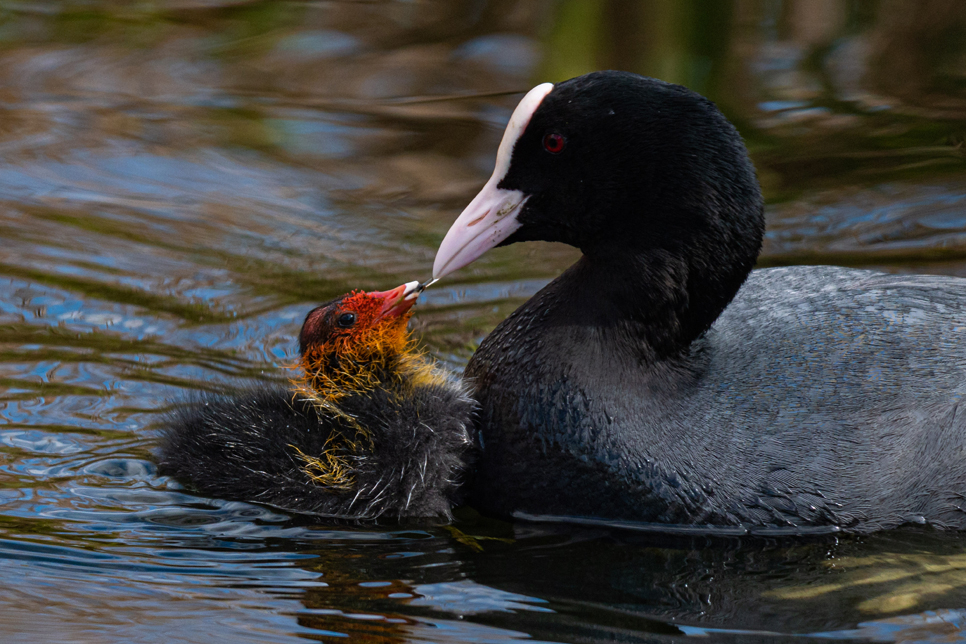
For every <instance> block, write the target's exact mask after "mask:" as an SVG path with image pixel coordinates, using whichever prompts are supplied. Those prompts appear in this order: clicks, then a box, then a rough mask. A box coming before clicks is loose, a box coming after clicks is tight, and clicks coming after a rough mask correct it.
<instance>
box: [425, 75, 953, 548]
mask: <svg viewBox="0 0 966 644" xmlns="http://www.w3.org/2000/svg"><path fill="white" fill-rule="evenodd" d="M763 230H764V217H763V204H762V197H761V193H760V189H759V186H758V181H757V179H756V176H755V170H754V167H753V166H752V164H751V161H750V160H749V158H748V155H747V152H746V149H745V146H744V144H743V142H742V140H741V137H740V136H739V134H738V132H737V131H736V130H735V128H734V127H733V126H732V125H731V124H730V123H729V122H728V121H727V120H726V119H725V117H724V116H723V115H722V114H721V113H720V112H719V111H718V109H717V108H716V107H715V106H714V104H713V103H712V102H711V101H709V100H707V99H705V98H703V97H701V96H699V95H698V94H695V93H694V92H691V91H689V90H688V89H685V88H684V87H680V86H678V85H672V84H669V83H664V82H661V81H658V80H654V79H649V78H643V77H640V76H637V75H634V74H629V73H622V72H599V73H593V74H588V75H586V76H581V77H579V78H575V79H572V80H569V81H566V82H563V83H560V84H558V85H550V84H544V85H540V86H538V87H536V88H534V89H533V90H531V92H530V93H529V94H527V96H526V97H525V98H524V99H523V101H522V102H521V103H520V105H519V106H518V107H517V109H516V111H515V112H514V114H513V116H512V118H511V119H510V123H509V125H508V127H507V130H506V133H505V135H504V138H503V141H502V143H501V144H500V148H499V151H498V153H497V160H496V169H495V171H494V173H493V176H492V177H491V178H490V180H489V181H488V182H487V184H486V185H485V187H484V188H483V189H482V191H481V192H480V194H479V195H478V196H477V197H476V198H475V199H474V200H473V201H472V202H471V203H470V205H469V206H468V207H467V208H466V210H465V211H464V212H463V213H462V214H461V215H460V217H459V219H457V221H456V222H455V223H454V225H453V227H452V228H451V229H450V231H449V232H448V233H447V235H446V238H445V239H444V240H443V242H442V244H441V246H440V249H439V252H438V254H437V256H436V264H435V267H434V272H433V274H434V277H437V278H438V277H443V276H444V275H447V274H449V273H451V272H452V271H454V270H456V269H458V268H460V267H461V266H465V265H466V264H468V263H469V262H471V261H473V260H474V259H475V258H477V257H479V256H480V255H481V254H483V253H484V252H485V251H486V250H487V249H489V248H491V247H493V246H496V245H502V244H510V243H514V242H519V241H526V240H547V241H558V242H563V243H566V244H570V245H571V246H575V247H577V248H579V249H580V250H581V251H582V252H583V256H582V257H581V258H580V260H579V261H577V263H576V264H574V265H573V266H572V267H570V269H568V270H567V271H566V272H565V273H563V274H562V275H561V276H560V277H558V278H557V279H556V280H554V281H553V282H551V283H550V284H549V285H548V286H547V287H545V288H544V289H543V290H541V291H540V292H539V293H537V294H536V295H535V296H534V297H533V298H531V299H530V300H529V301H528V302H526V303H525V304H524V305H523V306H521V307H520V308H519V309H518V310H517V311H515V312H514V313H513V314H511V315H510V316H509V317H508V318H507V319H506V320H504V322H503V323H501V324H500V325H499V326H498V327H497V328H496V329H495V330H494V331H493V332H492V333H491V334H490V336H489V337H487V338H486V339H485V341H484V342H483V343H482V345H481V346H480V348H479V350H478V351H477V352H476V355H475V356H473V359H472V360H471V362H470V363H469V365H468V367H467V369H466V376H467V377H468V379H469V380H470V381H471V382H472V383H473V386H474V389H475V396H476V398H477V400H478V402H479V403H480V405H481V413H480V416H479V421H478V423H479V429H480V431H481V443H482V445H483V449H484V452H483V455H482V457H481V461H480V463H479V469H478V474H477V476H476V482H475V484H474V491H473V493H472V498H471V502H472V503H474V504H475V505H477V507H479V508H480V509H482V510H484V511H488V512H491V513H496V514H500V515H510V514H514V513H516V514H526V515H565V516H584V517H596V518H603V519H617V520H630V521H640V522H653V523H658V524H684V525H687V526H691V527H698V528H700V529H705V528H707V529H710V530H716V529H724V528H728V529H729V531H731V530H737V531H742V530H746V529H747V530H759V529H764V531H771V530H777V531H779V532H780V531H792V532H797V531H811V530H815V529H819V530H821V529H829V530H836V529H848V530H852V531H858V532H868V531H872V530H877V529H882V528H890V527H893V526H897V525H899V524H902V523H907V522H912V523H930V524H933V525H935V526H940V527H954V528H966V511H964V507H966V405H962V401H963V397H964V394H966V339H964V338H966V280H963V279H957V278H951V277H934V276H908V275H887V274H882V273H877V272H872V271H864V270H852V269H846V268H836V267H830V266H813V267H809V266H797V267H790V268H774V269H766V270H756V271H751V268H752V266H753V265H754V263H755V261H756V258H757V256H758V253H759V251H760V249H761V242H762V235H763Z"/></svg>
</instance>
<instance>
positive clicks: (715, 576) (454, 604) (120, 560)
mask: <svg viewBox="0 0 966 644" xmlns="http://www.w3.org/2000/svg"><path fill="white" fill-rule="evenodd" d="M964 43H966V5H963V4H962V3H960V2H958V1H956V0H952V1H947V0H926V1H924V2H919V1H918V0H891V1H882V2H849V1H845V0H841V1H840V0H798V1H795V2H792V1H788V2H782V1H779V0H768V1H766V0H760V1H740V2H739V1H735V2H708V1H702V0H687V1H682V2H669V1H665V0H650V1H648V2H640V3H638V2H628V1H620V0H612V1H610V2H591V1H589V0H563V1H560V2H554V3H551V2H546V3H532V2H523V1H519V2H513V1H509V0H504V1H494V2H467V3H450V2H444V1H442V0H440V1H438V2H433V1H410V2H402V1H400V2H377V3H362V2H283V1H275V0H265V1H262V2H231V1H228V0H167V1H166V2H147V3H123V4H119V3H110V2H103V3H99V2H85V3H80V2H67V1H62V2H52V1H46V2H0V307H2V308H0V351H2V353H0V387H2V394H0V423H2V425H3V427H2V430H0V557H2V558H3V563H2V565H0V633H3V636H2V637H0V639H2V640H3V641H4V642H7V641H9V642H54V641H57V642H59V641H63V642H157V641H165V642H212V641H226V642H285V641H295V640H299V639H314V640H325V641H328V640H329V639H334V638H342V639H345V638H346V637H348V638H349V639H355V640H359V641H361V640H365V641H377V642H383V641H385V642H388V641H399V640H425V641H480V642H489V641H505V640H514V639H524V638H531V639H534V640H538V641H559V642H588V641H599V640H608V641H612V640H617V641H629V642H636V641H664V640H667V639H671V638H675V637H677V638H679V637H683V636H702V637H708V638H711V639H712V640H713V641H722V642H731V641H776V640H778V639H782V635H783V634H784V635H788V634H791V633H797V634H811V635H814V636H816V637H821V638H825V639H848V640H856V639H858V640H862V639H865V640H872V641H958V640H960V639H966V637H964V636H963V632H966V547H964V545H966V542H964V541H963V538H962V537H961V536H960V535H955V534H941V533H935V532H932V531H929V530H901V531H897V532H895V533H892V534H886V535H879V536H875V537H867V538H861V539H858V538H844V539H843V538H829V537H825V538H821V539H798V540H792V541H777V540H766V539H734V540H730V539H724V538H719V539H706V538H693V537H683V536H678V537H674V536H660V535H641V534H633V533H624V532H621V531H609V530H604V529H595V528H574V527H561V526H551V525H542V524H527V523H523V522H521V523H517V524H514V525H511V524H507V523H501V522H495V521H489V520H485V519H482V518H480V517H478V516H476V515H474V514H473V513H472V512H471V511H466V512H464V513H463V515H461V520H460V522H458V523H457V524H456V525H455V526H453V527H450V528H433V529H426V528H423V527H420V526H384V527H382V528H367V529H363V528H358V527H352V526H339V525H325V524H317V523H314V522H312V521H311V520H309V519H306V518H304V517H292V516H288V515H285V514H282V513H279V512H276V511H272V510H269V509H266V508H263V507H259V506H255V505H248V504H244V503H228V502H224V501H219V500H214V499H206V498H201V497H196V496H192V495H189V494H186V493H184V492H183V491H181V490H180V489H179V487H178V486H177V485H176V484H175V483H174V482H172V481H169V480H167V479H165V478H163V477H160V476H158V474H157V471H156V468H155V466H154V464H153V462H152V458H151V450H152V449H153V444H154V439H155V435H156V430H157V423H158V419H159V414H160V413H161V412H162V411H163V410H164V409H166V408H167V407H168V406H170V405H171V404H172V401H174V400H177V399H178V397H179V396H181V395H183V394H184V393H185V392H188V391H191V390H198V389H218V388H221V387H224V386H225V385H226V384H227V383H230V382H232V381H236V380H237V379H247V380H253V379H254V380H266V381H268V380H276V379H281V378H284V372H283V371H282V370H281V367H282V366H283V365H284V364H285V363H286V362H287V361H289V360H291V359H292V357H293V355H294V348H295V347H294V336H295V334H296V332H297V329H298V326H299V324H300V322H301V319H302V317H303V316H304V314H305V312H306V311H307V310H308V309H309V308H310V307H311V306H312V305H313V304H314V303H317V302H320V301H323V300H326V299H328V298H331V297H332V296H334V295H337V294H339V293H342V292H344V291H346V290H347V289H349V288H353V287H362V288H388V287H391V286H394V285H397V284H399V283H401V282H404V281H408V280H411V279H422V278H425V277H427V276H428V275H429V272H430V267H431V264H432V258H433V255H434V253H435V248H436V246H437V244H438V243H439V241H440V239H441V238H442V235H443V233H444V232H445V231H446V229H447V227H448V225H449V223H450V222H451V221H452V219H453V218H454V217H455V216H456V214H457V213H458V211H459V210H460V208H461V207H462V206H463V205H464V204H465V203H466V201H467V200H468V199H469V198H471V197H472V195H473V194H474V193H475V190H476V189H477V188H478V187H479V186H480V185H481V184H482V182H483V181H484V180H485V178H486V177H487V176H488V174H489V172H490V169H491V167H492V165H491V164H492V158H493V155H494V152H495V149H496V146H497V143H498V141H499V137H500V135H501V133H502V126H503V123H504V122H505V121H506V119H507V118H508V116H509V112H510V110H511V109H512V107H513V105H514V104H515V101H516V100H518V98H519V92H521V91H524V90H526V89H528V88H529V87H531V86H532V85H534V84H535V83H537V82H539V81H544V80H560V79H563V78H567V77H569V76H572V75H576V74H579V73H583V72H585V71H589V70H591V69H595V68H607V67H619V68H625V69H631V70H633V71H638V72H641V73H645V74H651V75H658V76H661V77H663V78H666V79H668V80H673V81H677V82H683V83H686V84H688V85H690V86H691V87H694V88H695V89H697V90H699V91H701V92H703V93H706V94H708V95H709V96H711V97H713V98H714V99H715V100H716V101H718V103H719V104H720V105H721V106H722V108H723V109H724V110H725V111H726V112H727V113H728V114H729V116H731V117H732V119H733V120H734V121H735V122H736V123H737V124H738V125H739V127H740V129H741V130H742V133H743V134H744V135H745V137H746V139H747V141H748V144H749V147H750V149H751V150H752V153H753V156H754V158H755V162H756V164H757V165H758V167H759V174H760V178H761V180H762V183H763V185H764V187H765V190H766V194H767V196H768V200H769V233H768V238H767V240H766V251H765V254H764V256H763V258H762V261H761V263H762V264H763V265H774V264H787V263H802V262H808V263H838V264H849V265H862V266H869V267H875V268H880V269H883V270H889V271H910V272H934V273H949V274H957V275H963V276H966V172H964V171H966V162H964V141H966V45H964ZM574 257H575V253H574V251H572V250H571V249H567V248H563V247H559V246H553V245H549V244H531V245H527V246H519V247H512V248H508V249H503V250H499V251H495V252H492V253H490V254H489V255H488V256H487V257H486V258H484V259H482V260H480V261H478V262H476V263H475V264H474V266H473V267H471V268H468V269H465V270H463V271H461V272H460V273H459V274H457V275H456V276H454V278H452V279H449V280H447V281H446V282H444V283H443V284H440V285H438V286H437V287H434V288H433V289H431V290H430V291H428V292H427V294H426V297H425V299H424V302H423V303H422V304H421V305H420V307H419V310H418V312H417V316H416V322H415V324H416V326H417V328H418V329H419V331H420V332H421V334H422V336H423V338H424V341H425V343H426V344H427V346H428V347H429V348H430V350H431V351H432V352H433V353H434V354H435V355H436V356H437V357H438V358H439V359H441V360H443V361H445V362H446V363H448V364H449V365H450V366H452V367H453V368H455V369H460V368H461V367H462V365H463V364H464V363H465V361H466V360H467V359H468V357H469V356H470V355H471V354H472V351H473V348H474V346H475V344H476V343H477V342H478V341H479V340H480V339H481V338H482V337H483V336H484V335H485V334H486V333H487V332H488V331H489V330H490V329H491V328H492V327H493V326H494V325H495V324H496V323H497V322H498V321H499V320H501V319H502V318H503V317H504V316H505V315H507V314H508V313H509V312H510V311H511V310H512V309H513V308H515V307H516V306H517V305H518V304H519V303H520V302H521V301H522V300H523V299H525V298H526V297H527V296H528V295H530V294H532V293H533V292H535V291H536V290H537V289H538V288H539V287H540V286H541V285H543V284H544V283H546V281H547V280H548V279H550V278H551V277H552V276H553V275H555V274H556V273H558V272H559V271H560V270H561V269H562V268H563V267H565V266H566V265H568V264H569V263H570V262H571V261H572V260H573V259H574Z"/></svg>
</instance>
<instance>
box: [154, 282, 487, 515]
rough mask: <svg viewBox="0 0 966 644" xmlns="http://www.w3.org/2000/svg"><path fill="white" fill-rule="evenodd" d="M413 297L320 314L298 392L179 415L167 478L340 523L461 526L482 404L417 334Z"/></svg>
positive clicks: (350, 304) (258, 394)
mask: <svg viewBox="0 0 966 644" xmlns="http://www.w3.org/2000/svg"><path fill="white" fill-rule="evenodd" d="M415 287H416V282H412V283H410V284H405V285H403V286H400V287H399V288H396V289H393V290H391V291H385V292H373V293H362V292H354V293H350V294H348V295H345V296H343V297H341V298H339V299H337V300H334V301H332V302H329V303H327V304H323V305H322V306H320V307H318V308H316V309H313V310H312V311H311V312H310V313H309V314H308V316H307V317H306V318H305V323H304V325H303V326H302V332H301V334H300V336H299V351H300V354H301V358H300V365H299V366H300V371H299V375H298V377H297V378H296V379H295V380H294V381H293V386H292V387H281V386H258V387H251V388H249V389H248V390H246V391H242V392H239V393H237V394H234V395H205V396H203V397H201V398H200V399H199V400H196V401H195V402H194V403H193V404H188V405H182V406H179V407H178V408H177V409H176V410H175V411H174V412H173V413H172V415H171V417H170V419H169V421H168V423H167V425H166V427H165V428H164V431H163V437H162V444H161V450H160V452H161V454H160V457H161V458H160V464H161V471H162V472H163V473H165V474H169V475H171V476H174V477H175V478H177V479H179V480H180V481H182V482H183V483H185V484H186V485H188V486H189V487H190V488H192V489H194V490H197V491H199V492H202V493H205V494H210V495H212V496H217V497H221V498H225V499H238V500H243V501H257V502H261V503H266V504H269V505H274V506H276V507H280V508H283V509H287V510H294V511H298V512H306V513H311V514H315V515H321V516H327V517H335V518H339V519H352V520H364V519H365V520H369V519H377V518H381V517H385V518H392V519H443V520H448V519H450V518H452V515H451V513H450V511H451V508H452V507H453V505H454V504H456V503H457V502H458V501H459V500H460V495H461V491H460V484H461V483H462V478H463V473H464V469H465V467H466V464H467V459H468V458H469V457H470V456H471V440H470V436H469V431H468V430H469V426H470V414H471V412H472V410H473V407H474V404H473V402H472V400H471V399H470V398H469V397H468V396H467V395H466V393H465V392H464V390H463V386H462V385H461V384H460V383H459V381H458V380H456V379H453V378H451V377H449V376H448V375H447V374H445V373H444V372H443V371H441V370H440V369H439V368H438V367H436V366H435V365H434V364H433V363H432V362H431V361H429V360H428V359H426V358H425V357H423V355H422V354H421V353H420V352H419V351H418V350H417V349H416V347H415V344H414V343H413V341H412V339H411V337H410V335H409V334H408V333H407V331H406V323H407V322H408V320H409V317H410V316H411V315H412V312H411V307H412V305H413V303H414V302H415V295H414V294H413V290H414V288H415ZM407 295H411V297H409V298H407V297H406V296H407Z"/></svg>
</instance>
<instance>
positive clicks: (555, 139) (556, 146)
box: [543, 132, 567, 154]
mask: <svg viewBox="0 0 966 644" xmlns="http://www.w3.org/2000/svg"><path fill="white" fill-rule="evenodd" d="M566 143H567V140H566V139H565V138H564V137H563V134H557V133H556V132H551V133H550V134H548V135H547V136H545V137H543V149H544V150H546V151H547V152H549V153H550V154H559V153H560V152H563V149H564V145H566Z"/></svg>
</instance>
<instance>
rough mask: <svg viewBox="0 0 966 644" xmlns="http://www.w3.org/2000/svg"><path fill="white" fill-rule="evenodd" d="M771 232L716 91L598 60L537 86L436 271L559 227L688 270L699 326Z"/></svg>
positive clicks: (589, 249) (576, 239)
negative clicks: (604, 67) (713, 95)
mask: <svg viewBox="0 0 966 644" xmlns="http://www.w3.org/2000/svg"><path fill="white" fill-rule="evenodd" d="M508 138H509V139H510V140H509V141H508V140H507V139H508ZM763 232H764V216H763V203H762V198H761V192H760V189H759V186H758V182H757V179H756V177H755V171H754V167H753V166H752V164H751V161H750V160H749V158H748V155H747V151H746V149H745V146H744V144H743V142H742V140H741V137H740V135H739V134H738V132H737V131H736V130H735V128H734V126H732V125H731V123H729V122H728V120H727V119H726V118H725V117H724V116H723V115H722V114H721V112H720V111H719V110H718V109H717V107H715V105H714V104H713V103H712V102H711V101H709V100H707V99H706V98H704V97H702V96H700V95H698V94H696V93H694V92H692V91H690V90H688V89H686V88H684V87H681V86H679V85H673V84H670V83H665V82H662V81H659V80H655V79H651V78H644V77H642V76H638V75H636V74H631V73H626V72H612V71H611V72H595V73H592V74H587V75H586V76H581V77H579V78H574V79H571V80H569V81H566V82H563V83H559V84H557V85H555V86H550V85H549V84H547V85H542V86H538V87H537V88H534V89H533V90H532V91H531V92H530V94H528V95H527V97H525V98H524V100H523V101H522V102H521V104H520V106H519V107H518V108H517V111H516V112H515V113H514V115H513V117H512V118H511V122H510V125H509V126H508V127H507V132H506V135H505V136H504V141H503V143H502V144H501V146H500V151H499V153H498V157H497V168H496V170H495V172H494V176H493V177H491V179H490V181H489V182H488V183H487V185H486V186H485V187H484V188H483V191H481V193H480V194H479V195H478V196H477V197H476V199H474V200H473V202H472V203H471V204H470V206H468V207H467V209H466V210H465V211H464V213H463V214H462V215H460V218H459V219H458V220H457V221H456V223H455V224H454V225H453V227H452V228H451V229H450V232H449V233H448V234H447V238H446V239H445V240H444V241H443V244H442V245H441V246H440V250H439V252H438V254H437V258H436V266H435V267H434V277H441V276H443V275H445V274H447V273H449V272H452V271H453V270H456V269H457V268H459V267H460V266H464V265H465V264H467V263H469V262H470V261H472V260H473V259H475V258H476V257H478V256H479V255H481V254H482V253H483V252H485V250H486V249H487V248H490V247H493V246H496V245H499V244H510V243H514V242H518V241H526V240H545V241H559V242H563V243H566V244H570V245H572V246H576V247H578V248H580V249H581V250H582V251H583V252H584V254H585V255H586V256H587V259H588V260H589V261H590V262H591V263H594V262H596V263H597V264H605V263H606V264H608V265H612V266H613V267H615V268H614V270H619V268H620V267H621V266H624V267H626V268H627V269H629V270H630V269H632V270H633V271H635V272H636V273H638V274H639V273H642V272H643V273H647V272H648V270H651V269H653V270H652V274H651V275H650V279H651V280H652V282H653V281H659V282H661V283H662V284H659V286H662V287H663V286H664V285H666V284H667V283H669V282H678V283H677V284H674V285H673V286H674V288H679V289H683V291H684V293H683V294H682V293H678V294H676V295H675V297H674V299H675V301H676V302H686V303H685V304H682V305H681V306H684V307H687V308H690V309H691V311H690V313H688V315H689V316H690V318H691V319H690V320H688V321H687V324H686V326H688V327H689V328H692V330H696V329H700V330H703V329H704V328H707V326H709V325H710V324H711V322H713V321H714V319H715V318H716V317H717V315H718V314H719V313H720V311H721V310H722V309H723V308H724V306H726V305H727V303H728V302H729V301H730V300H731V298H732V297H733V296H734V294H735V293H736V292H737V290H738V288H739V287H740V285H741V283H742V282H743V281H744V279H745V277H746V276H747V274H748V272H749V271H750V270H751V267H752V266H753V265H754V262H755V260H756V258H757V256H758V252H759V250H760V248H761V240H762V235H763ZM655 263H656V264H655ZM648 267H650V268H648ZM642 286H644V285H642ZM682 295H683V297H682ZM682 312H683V311H682ZM685 313H686V312H685ZM700 330H699V331H697V332H700ZM687 335H691V332H690V331H689V332H688V333H687Z"/></svg>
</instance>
